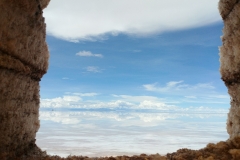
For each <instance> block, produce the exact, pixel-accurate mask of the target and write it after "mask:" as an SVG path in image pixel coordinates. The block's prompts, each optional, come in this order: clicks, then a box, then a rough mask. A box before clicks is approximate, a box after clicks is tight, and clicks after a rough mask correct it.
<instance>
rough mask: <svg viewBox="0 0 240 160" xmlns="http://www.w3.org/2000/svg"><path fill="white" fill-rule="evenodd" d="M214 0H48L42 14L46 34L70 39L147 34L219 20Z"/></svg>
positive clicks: (216, 3)
mask: <svg viewBox="0 0 240 160" xmlns="http://www.w3.org/2000/svg"><path fill="white" fill-rule="evenodd" d="M218 1H219V0H211V1H209V0H195V1H193V0H182V1H178V0H171V1H160V0H151V1H147V0H144V1H141V2H139V1H138V0H131V1H128V0H115V1H112V0H101V1H99V0H88V1H84V0H71V1H68V2H67V3H66V1H65V0H51V2H50V4H49V6H48V7H47V8H46V9H45V10H44V16H45V18H46V23H47V33H48V34H49V35H53V36H55V37H58V38H61V39H65V40H69V41H74V42H77V41H78V40H97V39H105V38H106V34H112V35H114V36H115V35H118V34H119V33H124V34H128V35H138V36H147V35H152V34H158V33H162V32H165V31H172V30H180V29H187V28H192V27H199V26H205V25H208V24H211V23H214V22H217V21H220V20H221V18H220V16H219V12H218V9H217V8H218Z"/></svg>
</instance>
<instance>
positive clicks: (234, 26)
mask: <svg viewBox="0 0 240 160" xmlns="http://www.w3.org/2000/svg"><path fill="white" fill-rule="evenodd" d="M219 11H220V14H221V16H222V18H223V21H224V29H223V36H222V43H223V44H222V46H221V47H220V62H221V67H220V72H221V75H222V80H223V81H224V83H225V85H226V86H227V88H228V93H229V95H230V97H231V108H230V111H229V113H228V120H227V131H228V134H229V135H230V139H233V138H235V137H236V136H240V1H239V0H220V2H219Z"/></svg>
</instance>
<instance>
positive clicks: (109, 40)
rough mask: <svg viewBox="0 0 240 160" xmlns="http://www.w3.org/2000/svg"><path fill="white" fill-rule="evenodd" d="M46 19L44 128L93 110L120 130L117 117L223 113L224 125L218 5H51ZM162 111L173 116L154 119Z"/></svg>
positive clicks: (214, 1)
mask: <svg viewBox="0 0 240 160" xmlns="http://www.w3.org/2000/svg"><path fill="white" fill-rule="evenodd" d="M44 17H45V21H46V24H47V37H46V38H47V40H46V41H47V44H48V48H49V52H50V59H49V69H48V72H47V74H46V75H44V77H43V78H42V80H41V83H40V85H41V89H40V94H41V104H40V110H41V111H42V112H41V113H42V116H40V119H41V118H42V119H41V120H42V122H43V123H44V124H45V122H49V123H50V121H51V123H53V122H54V123H59V124H71V125H73V124H74V125H76V124H80V123H81V122H82V120H80V119H79V118H77V119H76V118H70V119H69V117H71V116H70V115H71V114H70V113H69V114H67V113H68V112H66V113H64V114H63V113H62V114H61V113H59V114H60V115H62V118H59V117H58V116H57V115H59V114H52V115H51V114H50V113H47V112H46V111H51V110H56V111H60V110H61V111H66V110H67V111H69V110H71V111H73V112H76V113H78V112H79V111H81V113H79V114H78V115H82V114H83V112H84V113H85V111H93V112H92V113H94V114H90V115H89V114H87V115H89V116H90V117H92V116H93V115H96V112H101V114H102V112H103V111H104V115H103V116H102V115H101V114H100V113H99V114H98V115H100V116H93V117H94V118H93V117H92V118H93V119H95V122H96V121H99V120H100V119H101V118H102V117H105V118H106V119H108V118H109V117H115V120H116V121H115V125H117V124H118V122H119V121H118V120H119V118H116V117H119V115H120V117H121V116H122V115H124V116H123V117H125V118H123V119H121V118H120V120H123V121H124V122H125V123H126V124H127V123H129V122H130V121H127V119H128V120H129V119H131V118H126V117H129V116H127V115H126V114H122V112H124V113H125V112H126V111H127V113H128V114H131V116H130V117H135V118H133V119H131V120H134V121H135V120H136V119H139V117H142V119H144V117H145V120H146V119H149V117H160V119H161V120H166V119H169V116H170V119H172V118H171V117H172V116H171V115H172V114H171V113H172V112H175V113H181V114H180V115H182V113H188V114H187V115H189V114H192V113H194V114H201V115H202V114H203V115H204V114H205V113H206V114H207V115H208V114H209V113H219V114H221V116H220V117H222V119H221V120H220V121H221V122H224V123H225V119H226V116H222V113H227V112H228V108H229V106H230V105H229V101H230V98H229V95H228V94H227V89H226V87H225V86H224V83H223V82H222V80H221V76H220V73H219V67H220V63H219V49H218V47H219V46H221V39H220V36H221V35H222V28H223V22H222V19H221V17H220V15H219V12H218V0H211V1H209V0H194V1H193V0H182V1H181V2H180V1H178V0H172V1H160V0H151V1H146V0H142V1H139V0H131V1H128V0H121V1H120V0H114V1H113V0H101V1H99V0H88V1H83V0H70V1H68V2H66V1H64V0H51V2H50V4H49V6H48V7H47V8H46V9H45V10H44ZM119 110H120V111H121V112H117V111H119ZM110 112H111V113H110ZM112 112H115V113H114V114H116V115H115V116H112V115H113V114H112ZM158 112H159V113H160V112H161V113H162V112H168V116H166V115H164V116H163V115H162V114H160V115H159V116H156V115H153V114H152V116H149V114H150V113H158ZM71 113H72V112H71ZM87 113H89V112H87ZM145 113H146V114H148V115H146V114H145ZM169 113H170V114H169ZM65 114H67V116H66V115H65ZM84 115H86V114H84ZM107 115H108V116H107ZM178 115H179V114H178ZM203 115H202V116H200V117H203V118H204V117H205V116H203ZM74 116H76V115H74ZM74 116H73V117H74ZM185 116H186V115H185ZM51 117H55V118H51ZM63 117H65V118H66V119H65V120H64V118H63ZM99 117H101V118H99ZM166 117H167V118H166ZM179 117H182V116H177V117H176V116H175V118H176V119H179ZM183 117H184V116H183ZM187 117H189V116H187ZM210 117H211V116H210ZM217 117H218V116H217ZM198 118H199V117H198ZM218 118H219V117H218ZM140 119H141V118H140ZM150 119H151V118H150ZM187 119H188V118H187ZM210 119H211V118H210ZM155 120H156V121H155ZM155 120H149V121H148V124H147V125H149V126H154V124H157V123H158V121H159V119H155ZM188 120H189V119H188ZM211 120H212V121H215V120H214V118H213V119H211ZM105 121H108V120H105ZM105 121H104V122H103V123H105ZM95 122H93V121H89V123H90V124H89V125H91V124H92V123H95ZM139 122H141V120H140V121H139ZM181 122H187V120H186V119H185V120H183V121H181ZM198 122H199V120H198ZM159 123H160V122H159ZM179 123H180V122H179ZM113 124H114V123H112V125H110V126H113ZM46 126H47V125H46ZM98 126H101V125H100V124H98ZM132 126H138V125H136V124H134V123H133V124H132ZM102 127H104V126H102ZM142 127H143V126H142ZM224 127H225V126H224ZM42 130H44V128H42ZM40 131H41V129H40ZM138 131H141V129H140V128H138ZM40 133H43V132H40ZM121 153H122V152H121Z"/></svg>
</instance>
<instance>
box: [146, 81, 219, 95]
mask: <svg viewBox="0 0 240 160" xmlns="http://www.w3.org/2000/svg"><path fill="white" fill-rule="evenodd" d="M143 87H144V88H145V89H146V90H147V91H155V92H163V93H167V92H171V93H174V92H184V93H186V92H189V94H190V93H191V92H193V91H194V92H195V91H200V90H203V89H204V90H213V89H214V88H215V87H214V86H213V85H212V84H210V83H198V84H195V85H189V84H185V83H183V81H170V82H168V83H167V84H166V85H165V86H158V84H157V83H153V84H145V85H143Z"/></svg>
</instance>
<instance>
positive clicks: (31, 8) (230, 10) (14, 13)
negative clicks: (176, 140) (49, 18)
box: [0, 0, 240, 157]
mask: <svg viewBox="0 0 240 160" xmlns="http://www.w3.org/2000/svg"><path fill="white" fill-rule="evenodd" d="M239 1H240V0H220V2H219V11H220V14H221V16H222V18H223V20H224V29H223V36H222V42H223V45H222V47H220V62H221V67H220V72H221V75H222V80H223V81H224V82H225V84H226V86H227V88H228V93H229V94H230V96H231V108H230V111H229V114H228V120H227V131H228V133H229V135H230V139H233V138H235V137H237V136H240V2H239ZM48 3H49V0H0V157H1V155H3V156H7V157H13V156H18V155H21V154H25V153H27V152H29V151H30V150H31V149H32V148H34V147H36V145H35V137H36V132H37V131H38V129H39V126H40V125H39V119H38V116H39V81H40V79H41V78H42V76H43V75H44V74H45V73H46V71H47V68H48V57H49V53H48V49H47V45H46V42H45V38H46V37H45V36H46V25H45V23H44V18H43V16H42V10H43V9H44V8H45V7H46V6H47V5H48Z"/></svg>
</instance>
